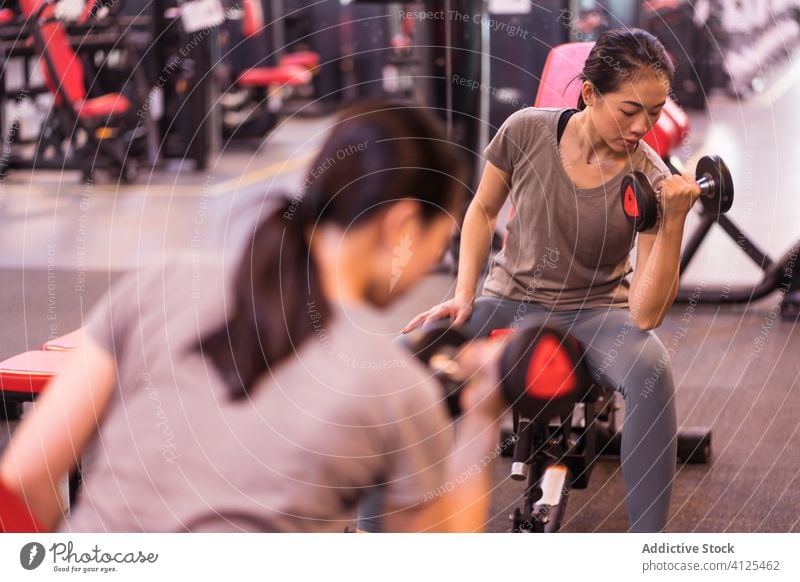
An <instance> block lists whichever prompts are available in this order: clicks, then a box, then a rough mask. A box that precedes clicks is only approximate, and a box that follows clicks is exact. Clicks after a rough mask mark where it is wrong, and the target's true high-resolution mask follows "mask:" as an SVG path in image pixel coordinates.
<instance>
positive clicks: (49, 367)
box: [0, 351, 64, 400]
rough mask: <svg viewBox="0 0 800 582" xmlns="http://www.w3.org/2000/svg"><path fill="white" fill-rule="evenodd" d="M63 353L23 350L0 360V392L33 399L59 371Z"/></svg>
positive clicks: (23, 398)
mask: <svg viewBox="0 0 800 582" xmlns="http://www.w3.org/2000/svg"><path fill="white" fill-rule="evenodd" d="M63 359H64V354H63V353H62V352H57V351H32V352H25V353H23V354H19V355H16V356H13V357H11V358H8V359H7V360H5V361H3V362H0V392H3V393H4V394H6V395H9V396H12V397H15V398H18V399H21V400H33V399H34V398H36V396H38V395H39V394H41V392H42V391H43V390H44V388H45V386H47V383H48V382H49V381H50V380H51V379H52V378H53V377H54V376H55V375H56V374H58V373H59V371H61V367H62V365H63Z"/></svg>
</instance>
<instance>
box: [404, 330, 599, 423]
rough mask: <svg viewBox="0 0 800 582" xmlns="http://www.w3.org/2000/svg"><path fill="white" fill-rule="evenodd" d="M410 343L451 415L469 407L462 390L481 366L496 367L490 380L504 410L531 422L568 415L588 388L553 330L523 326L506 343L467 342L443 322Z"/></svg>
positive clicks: (568, 347)
mask: <svg viewBox="0 0 800 582" xmlns="http://www.w3.org/2000/svg"><path fill="white" fill-rule="evenodd" d="M409 340H410V344H411V348H412V350H413V351H414V353H415V354H416V355H417V357H418V358H420V359H421V360H422V361H423V362H425V363H426V364H427V365H428V366H430V367H431V368H432V369H433V370H434V375H435V376H436V377H437V378H438V379H439V380H440V381H441V383H442V385H443V387H444V394H445V399H446V401H447V406H448V409H449V410H450V413H451V414H452V415H453V416H454V417H456V416H459V415H460V413H461V411H462V409H463V408H466V407H469V406H470V404H469V402H464V400H463V399H462V389H463V388H464V387H465V386H467V385H468V384H469V383H470V381H471V380H472V379H474V378H475V376H476V375H477V374H480V373H481V372H482V370H481V369H480V368H481V367H482V366H494V367H495V369H494V370H489V372H491V373H490V378H492V379H494V381H495V382H496V385H495V389H498V388H499V393H500V395H501V396H502V399H503V401H504V402H505V404H506V406H509V407H513V408H514V410H515V411H516V412H518V413H519V415H520V416H521V417H524V418H529V419H535V418H537V417H540V418H542V419H543V421H549V420H550V419H551V418H553V417H554V416H557V415H558V414H560V413H568V412H569V410H570V409H571V407H572V405H573V403H574V402H575V399H576V398H577V397H578V391H579V389H580V387H582V386H586V379H585V378H584V377H583V376H582V375H583V374H584V373H585V372H584V367H583V366H580V365H578V364H577V363H578V362H579V359H580V354H579V353H578V349H577V347H576V346H575V345H573V343H572V342H571V341H569V340H568V339H567V338H565V337H564V335H562V334H561V333H559V332H558V331H556V330H554V329H551V328H547V327H523V328H521V329H519V330H518V331H516V332H515V333H513V334H511V335H510V336H509V337H508V338H507V339H503V340H476V341H473V342H470V341H468V340H467V337H466V336H465V335H464V334H462V333H461V332H460V331H458V329H456V328H452V327H448V326H447V324H445V323H443V324H441V325H437V326H435V327H432V328H427V329H425V330H420V331H417V332H413V333H412V334H411V336H410V338H409ZM498 350H499V353H498ZM483 372H485V371H483ZM497 384H499V386H498V385H497ZM474 396H475V395H473V396H472V398H474ZM485 396H486V395H484V397H485Z"/></svg>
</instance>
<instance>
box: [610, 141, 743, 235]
mask: <svg viewBox="0 0 800 582" xmlns="http://www.w3.org/2000/svg"><path fill="white" fill-rule="evenodd" d="M692 182H694V183H692ZM687 193H688V194H691V196H692V198H691V200H690V202H689V203H688V204H689V208H690V207H691V205H692V204H694V202H695V200H696V199H697V197H699V198H700V199H701V200H702V202H703V206H704V207H705V209H706V210H707V211H708V212H711V213H712V214H714V215H715V216H720V215H721V214H725V213H726V212H728V210H730V208H731V206H732V205H733V180H732V179H731V173H730V171H729V170H728V166H726V165H725V162H723V161H722V159H721V158H720V157H719V156H704V157H703V158H701V159H700V161H699V162H698V163H697V169H696V170H695V179H694V180H692V178H691V177H690V176H680V175H677V176H671V177H670V178H668V179H667V180H665V181H664V182H662V183H661V184H660V185H659V189H658V191H656V190H655V189H654V188H653V185H652V184H651V183H650V180H649V179H648V178H647V176H646V175H645V174H643V173H642V172H633V173H631V174H628V175H627V176H625V177H624V178H623V179H622V187H621V189H620V195H621V197H622V208H623V210H624V211H625V216H627V217H628V220H629V221H630V222H631V224H633V227H634V228H635V229H636V231H637V232H641V231H643V230H649V229H651V228H653V226H655V224H656V221H657V220H658V216H659V214H661V215H662V216H666V215H669V214H670V212H671V211H673V210H674V211H677V213H681V212H683V211H684V210H685V212H688V209H689V208H683V206H684V205H685V204H686V201H687V197H686V194H687Z"/></svg>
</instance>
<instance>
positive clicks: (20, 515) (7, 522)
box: [0, 481, 47, 533]
mask: <svg viewBox="0 0 800 582" xmlns="http://www.w3.org/2000/svg"><path fill="white" fill-rule="evenodd" d="M45 531H47V530H45V529H44V528H43V527H42V526H41V525H40V524H39V522H38V521H36V518H35V517H34V516H33V513H31V510H30V509H29V508H28V506H27V505H26V504H25V503H24V502H23V500H22V499H20V498H19V497H17V495H16V494H14V493H13V492H12V491H9V489H8V487H6V485H5V483H3V482H2V481H0V533H42V532H45Z"/></svg>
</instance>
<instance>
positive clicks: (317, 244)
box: [0, 103, 502, 531]
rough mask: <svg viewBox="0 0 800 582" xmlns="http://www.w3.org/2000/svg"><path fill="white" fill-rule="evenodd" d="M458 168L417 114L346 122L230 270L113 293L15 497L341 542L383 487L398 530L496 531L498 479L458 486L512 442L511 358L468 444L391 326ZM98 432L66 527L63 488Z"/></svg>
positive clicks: (41, 420)
mask: <svg viewBox="0 0 800 582" xmlns="http://www.w3.org/2000/svg"><path fill="white" fill-rule="evenodd" d="M462 170H463V166H462V164H461V160H460V159H459V158H458V157H457V150H456V149H455V148H454V147H451V146H450V145H448V144H447V142H446V140H445V139H444V134H443V132H442V131H441V129H440V128H439V126H438V123H437V122H436V120H435V119H434V118H432V117H429V116H428V115H426V114H424V113H423V112H422V111H420V110H419V109H414V108H408V107H405V106H391V105H389V104H383V103H378V104H372V105H361V106H357V107H354V108H352V109H350V110H349V111H347V112H345V113H344V114H343V115H342V116H341V117H340V118H339V119H338V120H337V121H336V123H335V124H334V129H333V131H332V133H331V135H330V136H329V137H328V139H327V140H326V142H325V143H324V144H323V146H322V148H321V151H320V153H319V154H318V156H317V158H316V160H315V162H314V163H313V165H312V168H311V172H310V174H309V176H308V178H307V179H306V181H305V183H304V187H305V193H304V196H303V197H302V199H301V198H299V197H298V198H294V199H287V200H286V201H285V202H284V203H282V204H279V205H278V206H277V207H276V208H271V209H270V210H269V213H268V216H267V218H266V220H265V221H264V222H263V223H262V224H261V225H259V226H258V228H257V229H256V231H255V232H254V234H253V236H252V238H251V239H250V240H249V246H248V247H247V248H246V249H245V252H244V254H243V256H242V258H241V259H240V262H239V266H238V269H234V272H233V273H228V272H227V269H226V267H225V266H224V265H223V264H221V263H219V262H216V261H213V260H210V261H199V262H198V261H197V260H196V259H193V260H192V261H189V260H186V261H178V262H175V263H170V264H169V265H168V266H167V267H158V268H157V269H153V270H152V271H148V272H147V273H145V274H142V275H141V276H135V275H131V276H129V277H126V278H125V279H124V280H123V281H122V282H121V283H119V284H117V285H115V289H114V291H113V292H112V294H111V297H110V299H109V300H106V301H103V302H101V304H100V305H99V306H98V307H97V308H96V309H95V310H94V311H93V313H92V315H91V316H90V317H89V320H88V321H87V324H86V326H85V328H86V331H87V333H86V334H85V341H84V344H83V346H82V347H81V348H80V349H78V350H77V352H76V353H75V354H74V356H73V360H72V363H71V364H70V365H68V366H67V367H66V369H65V370H64V371H63V373H62V374H61V375H60V376H59V377H58V378H57V379H56V380H55V382H54V383H53V384H52V385H51V386H50V387H49V388H48V390H47V391H46V393H45V394H44V395H43V397H42V399H41V400H40V401H39V402H38V403H37V406H36V408H35V409H34V410H33V411H32V414H31V415H30V416H28V417H27V418H26V419H25V420H24V421H23V423H22V425H21V426H20V427H19V429H18V430H17V432H16V433H15V435H14V439H13V441H12V443H11V445H10V447H9V449H8V450H7V452H6V454H5V455H4V457H3V459H2V463H0V479H2V481H3V482H4V483H5V484H6V485H7V486H8V487H9V488H10V489H12V490H13V491H15V492H17V493H18V494H19V496H20V497H22V498H24V499H25V500H26V501H27V502H28V503H29V504H30V505H31V507H32V509H33V511H34V513H35V515H36V516H37V517H38V518H39V519H40V520H41V521H42V523H43V524H44V526H45V527H47V528H52V527H56V526H58V527H60V528H61V529H62V530H66V531H186V530H189V531H228V530H234V531H342V530H343V529H344V527H345V525H346V524H347V523H349V522H350V521H351V520H352V518H353V517H354V511H355V508H356V505H357V504H358V502H359V499H360V498H361V497H362V496H364V494H365V492H367V491H368V490H370V489H371V488H373V487H377V486H383V490H384V493H385V495H384V498H383V500H384V506H383V508H382V509H383V511H384V512H385V513H386V514H387V516H388V517H387V519H388V529H390V530H393V531H422V530H444V531H448V530H455V531H473V530H475V529H478V528H480V527H481V525H482V524H483V523H484V522H485V519H486V509H487V507H486V501H485V500H486V499H487V497H488V481H487V476H486V475H485V474H484V475H482V476H479V477H476V478H475V479H471V480H469V481H468V482H466V483H464V484H463V485H461V484H460V482H457V481H456V477H457V476H459V475H461V474H463V473H464V472H465V471H466V470H467V469H469V468H470V467H472V466H473V465H475V464H476V463H477V462H478V461H480V459H482V458H484V457H485V456H487V455H488V454H489V453H490V452H491V450H492V448H493V447H494V446H495V445H496V440H495V438H494V435H495V434H496V432H497V430H498V424H497V423H498V418H499V417H500V415H501V410H502V405H501V400H500V395H499V393H498V390H496V385H497V382H498V379H497V377H496V376H494V377H491V373H490V371H491V370H492V369H495V366H493V365H489V364H487V362H490V361H492V358H495V355H494V353H493V350H495V347H494V346H488V345H487V346H484V348H481V347H480V346H479V345H475V346H473V347H472V352H471V353H472V355H471V356H470V355H467V356H465V357H464V358H463V359H462V360H461V361H462V364H463V366H464V369H465V371H466V372H467V373H469V374H470V376H473V375H475V376H480V375H481V374H482V373H484V372H485V373H486V374H485V375H484V379H483V380H480V379H476V381H474V382H472V383H471V384H470V385H469V386H468V387H467V389H466V390H465V391H464V392H463V393H462V394H461V402H460V405H461V409H462V410H463V415H462V419H461V421H460V422H461V430H460V431H459V433H458V434H457V435H456V438H455V443H454V442H453V439H452V434H451V430H450V419H449V417H448V415H447V412H446V408H445V406H444V405H443V404H442V402H443V400H444V399H443V397H442V393H441V386H439V385H438V383H437V382H435V381H434V380H432V379H431V377H430V372H429V371H428V370H427V369H426V368H424V367H423V366H422V365H421V364H419V363H417V362H415V361H414V359H413V358H410V357H408V354H407V353H406V352H404V351H403V350H402V349H401V348H399V347H398V346H396V345H394V344H393V343H392V341H391V339H390V337H389V336H388V335H386V333H385V332H386V331H387V330H385V329H383V325H384V324H383V323H382V321H381V320H382V317H381V314H380V313H379V311H378V309H379V308H380V307H382V306H384V305H386V304H388V303H389V302H390V301H391V300H393V299H394V298H395V297H397V296H399V295H400V294H401V293H402V291H404V290H405V289H407V288H409V287H410V286H412V285H413V284H414V282H415V281H417V280H418V279H419V278H420V277H422V276H423V275H424V274H425V273H426V272H427V271H428V270H429V269H430V268H432V267H433V266H434V265H435V264H436V263H437V262H438V261H439V260H440V258H441V254H442V253H443V252H444V250H445V248H446V245H447V241H448V239H449V233H450V230H451V227H452V224H451V219H450V217H449V213H451V212H455V211H456V210H457V209H458V208H460V207H461V206H462V200H463V198H464V196H465V192H464V188H463V181H462V180H463V172H462ZM406 239H413V240H414V241H415V244H416V245H417V246H416V250H415V252H414V253H413V255H412V256H411V257H410V258H409V260H408V262H407V263H406V264H405V265H404V271H403V278H402V280H400V281H394V282H392V267H391V265H392V257H393V256H394V251H395V249H396V248H398V247H399V246H400V245H401V244H402V241H403V240H406ZM390 282H391V284H390ZM485 343H488V342H485ZM495 351H496V350H495ZM470 366H472V367H470ZM387 368H391V370H390V371H388V372H387ZM481 370H483V371H484V372H481ZM473 372H474V374H473ZM101 419H102V423H101V422H100V420H101ZM98 430H99V435H98V438H97V442H98V445H99V447H98V449H97V452H96V454H95V455H94V456H93V457H94V459H93V461H91V462H90V463H89V466H88V467H86V472H85V475H84V477H85V478H84V485H83V486H84V490H83V492H82V493H81V495H79V497H78V501H77V504H76V506H75V508H74V509H73V510H72V511H71V513H70V515H69V517H68V519H67V520H66V521H65V522H60V521H61V518H62V511H63V508H62V507H61V501H60V496H59V494H58V481H59V478H61V477H62V476H64V475H66V474H68V472H69V471H70V470H71V469H72V468H73V467H74V465H75V463H76V459H77V458H78V457H79V456H80V455H81V454H82V452H83V451H84V450H85V448H86V446H87V443H88V442H89V441H90V439H91V438H92V436H93V435H94V434H95V432H97V431H98Z"/></svg>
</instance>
